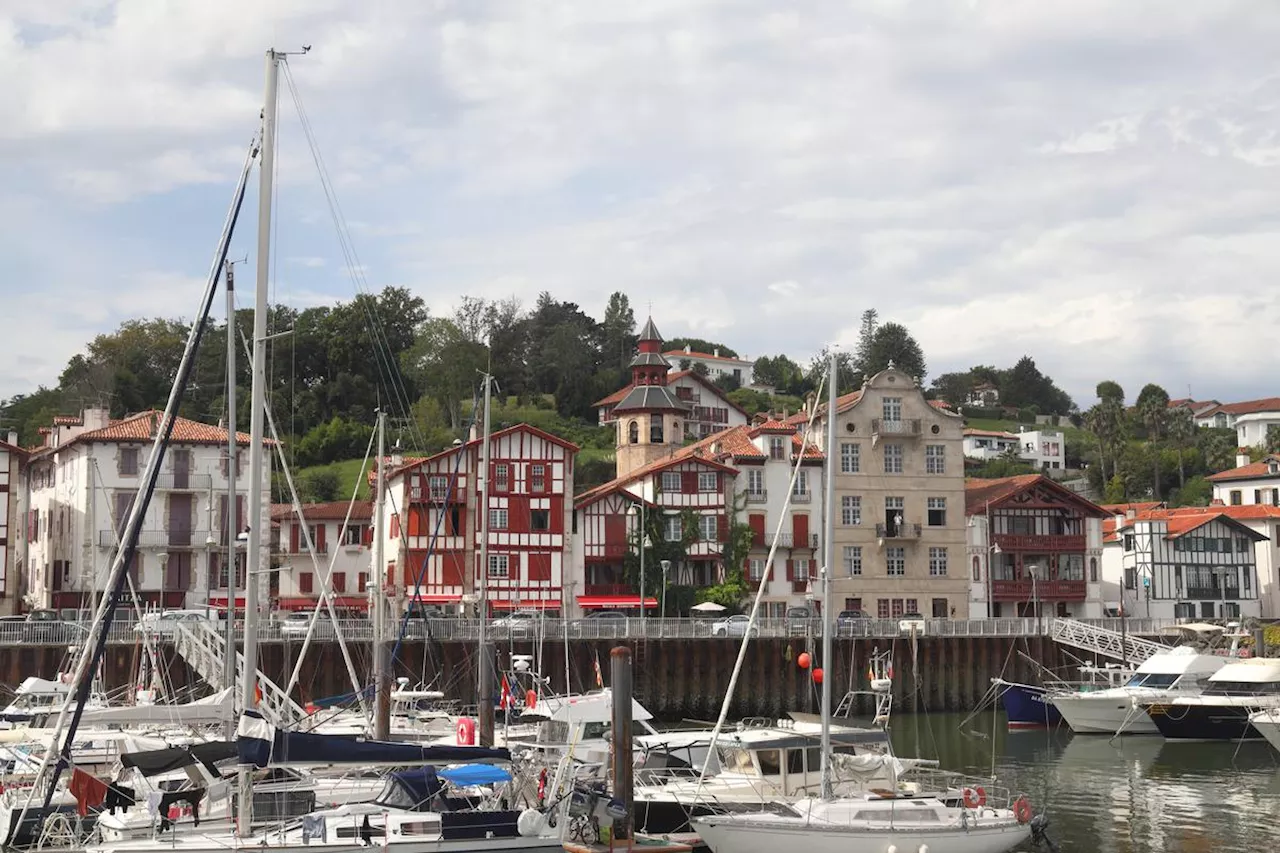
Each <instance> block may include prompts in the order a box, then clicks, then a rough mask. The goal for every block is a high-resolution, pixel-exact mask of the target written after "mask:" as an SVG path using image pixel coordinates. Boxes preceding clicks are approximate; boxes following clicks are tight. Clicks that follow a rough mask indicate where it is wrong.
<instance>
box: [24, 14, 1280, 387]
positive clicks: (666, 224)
mask: <svg viewBox="0 0 1280 853" xmlns="http://www.w3.org/2000/svg"><path fill="white" fill-rule="evenodd" d="M1278 41H1280V6H1277V5H1276V4H1275V3H1274V2H1273V1H1272V0H1258V2H1232V0H1219V2H1214V3H1169V2H1167V0H1160V1H1159V2H1143V0H1126V2H1123V3H1119V2H1095V0H1073V2H1071V3H1061V4H1039V3H1026V2H1023V0H1008V2H987V0H959V2H945V0H936V2H919V3H903V2H893V0H863V2H858V3H850V2H844V1H842V2H835V1H834V0H807V2H804V3H778V2H776V0H732V2H729V0H630V2H627V3H625V4H623V3H601V2H599V0H546V2H541V1H540V0H528V1H527V2H513V0H507V2H490V0H456V2H455V1H454V0H362V2H359V3H353V2H348V0H222V2H219V3H180V2H161V0H123V2H116V1H115V0H58V2H56V3H53V2H49V0H0V79H3V80H5V81H6V83H5V85H4V86H3V87H0V262H2V266H0V305H3V306H4V307H3V309H0V398H3V397H8V396H11V395H13V394H17V393H24V392H29V391H32V390H35V389H36V388H37V387H38V386H40V385H42V384H43V385H52V384H55V383H56V381H57V377H58V375H59V373H60V372H61V370H62V368H63V367H64V365H65V364H66V361H67V359H68V358H70V357H71V356H73V355H74V354H76V353H77V352H80V351H81V350H82V348H83V347H84V345H85V344H86V342H88V341H89V340H90V339H92V337H93V336H94V335H96V334H99V333H102V332H106V331H110V330H112V329H113V328H115V327H116V326H117V325H118V324H119V323H120V322H121V321H123V320H126V319H129V318H134V317H150V316H166V317H173V316H186V317H190V316H192V315H193V314H194V312H195V310H196V308H197V306H198V303H199V298H200V292H201V289H202V287H203V283H204V280H205V278H206V276H207V274H208V269H209V266H210V263H211V261H212V259H213V253H214V249H215V246H216V243H217V240H218V236H219V233H220V230H221V227H222V222H223V220H224V218H225V216H226V212H227V208H228V205H229V202H230V199H231V194H232V190H233V188H234V184H235V180H236V178H237V176H238V174H239V169H240V166H241V163H242V162H243V160H244V155H245V150H246V148H247V145H248V143H249V140H250V138H251V137H252V136H253V134H254V132H255V131H256V129H257V126H258V113H259V111H260V109H261V105H262V103H263V94H262V92H263V77H264V74H263V72H264V61H263V55H264V51H265V50H266V49H267V48H268V47H275V48H276V49H280V50H298V49H300V48H301V46H302V45H310V46H311V51H310V53H308V54H307V55H305V56H302V55H297V56H290V57H289V59H288V74H287V75H286V77H282V80H281V100H280V110H279V114H280V140H279V157H278V173H277V183H276V192H275V225H274V238H273V249H272V252H273V255H272V259H271V270H272V282H271V291H272V297H273V299H275V300H276V301H280V302H284V303H287V304H291V305H294V306H295V307H298V308H305V307H309V306H312V305H318V304H325V303H331V302H334V301H338V300H349V299H350V298H352V296H353V295H354V294H355V292H356V284H355V282H356V280H357V279H356V277H354V276H353V275H352V269H351V267H352V265H353V264H355V265H358V270H359V273H360V276H361V277H360V283H361V286H367V287H369V288H372V289H374V290H377V289H381V288H382V287H384V286H387V285H397V286H403V287H407V288H409V289H411V290H412V291H414V292H415V293H417V294H419V295H421V296H422V297H423V298H424V299H425V300H426V302H427V304H428V306H429V307H430V309H431V311H432V313H434V314H448V313H449V312H450V311H451V309H452V307H453V306H454V305H456V303H457V302H458V300H459V298H460V297H461V296H462V295H474V296H481V297H486V298H495V299H497V298H506V297H509V296H513V295H514V296H516V297H518V298H519V299H520V300H522V302H524V303H525V304H526V305H531V304H532V303H533V302H534V300H535V299H536V297H537V295H538V293H539V292H540V291H543V290H546V291H550V292H551V293H552V295H553V296H555V297H556V298H558V299H563V300H570V301H574V302H577V303H579V304H580V305H581V306H582V307H583V308H584V310H586V311H588V312H589V313H591V314H593V315H594V316H596V317H597V318H599V317H602V316H603V311H604V305H605V302H606V300H607V298H608V295H609V294H610V293H611V292H613V291H615V290H621V291H623V292H625V293H627V294H628V296H629V297H630V299H631V301H632V304H633V306H634V307H635V308H636V313H637V315H638V317H639V318H640V319H641V320H643V316H644V315H645V314H646V313H647V312H648V311H649V310H650V308H649V306H650V304H652V313H653V316H654V319H655V321H656V323H657V325H658V328H659V329H660V331H661V332H662V333H663V334H664V335H666V336H667V337H675V336H677V335H681V336H683V335H693V336H698V337H703V338H710V339H713V340H718V341H721V342H723V343H725V344H727V345H728V346H730V347H733V348H734V349H736V350H737V351H739V352H740V353H743V354H745V355H748V356H751V357H755V356H758V355H772V354H776V353H779V352H783V353H787V354H788V355H790V356H791V357H792V358H795V359H797V360H798V361H801V362H804V361H807V360H808V358H809V357H810V356H811V355H812V354H813V353H814V352H816V351H817V350H819V349H821V348H822V347H823V346H825V345H826V344H827V343H829V342H837V343H840V344H844V345H852V344H853V343H854V341H855V340H856V334H857V327H858V320H859V316H860V314H861V312H862V311H863V310H864V309H866V308H871V307H874V308H876V309H877V310H878V311H879V313H880V316H881V318H882V319H884V320H894V321H897V322H901V323H903V324H904V325H906V326H907V327H908V328H909V329H910V330H911V332H912V333H913V334H914V335H915V336H916V338H917V339H918V340H919V342H920V344H921V346H922V347H923V349H924V351H925V355H926V358H927V360H928V365H929V373H930V375H937V374H939V373H942V372H946V371H950V370H956V369H964V368H967V367H969V366H971V365H974V364H992V365H996V366H1011V365H1012V364H1013V363H1014V362H1015V361H1016V360H1017V359H1018V358H1020V357H1021V356H1022V355H1024V354H1029V355H1031V356H1032V357H1033V358H1034V359H1035V360H1036V363H1037V365H1038V366H1039V367H1040V369H1041V370H1042V371H1044V372H1045V373H1047V374H1048V375H1050V376H1052V377H1053V378H1054V379H1055V380H1056V381H1057V382H1058V384H1059V385H1060V386H1062V387H1063V388H1064V389H1066V390H1067V391H1068V392H1069V393H1071V394H1072V395H1073V396H1074V397H1075V399H1076V401H1077V402H1078V403H1079V404H1080V405H1081V406H1082V407H1087V406H1088V405H1089V404H1090V403H1091V402H1092V400H1093V388H1094V385H1095V384H1096V383H1097V382H1098V381H1099V380H1101V379H1115V380H1117V381H1119V382H1120V383H1121V384H1122V385H1123V386H1124V387H1125V389H1126V391H1127V392H1128V394H1129V396H1130V399H1132V398H1133V397H1135V396H1136V394H1137V392H1138V390H1139V389H1140V387H1141V386H1142V385H1143V384H1145V383H1146V382H1152V381H1154V382H1158V383H1161V384H1162V385H1164V387H1165V388H1166V389H1167V390H1168V391H1169V392H1170V394H1171V396H1173V397H1182V396H1187V395H1188V394H1190V395H1191V396H1194V397H1196V398H1198V399H1207V398H1216V399H1219V400H1221V401H1223V402H1227V401H1230V400H1240V399H1248V398H1253V397H1264V396H1274V395H1276V394H1280V387H1277V386H1278V384H1280V383H1278V382H1277V380H1276V379H1275V378H1274V369H1273V362H1272V360H1271V356H1270V355H1269V353H1270V352H1271V351H1272V349H1273V345H1272V341H1273V339H1274V338H1275V331H1274V330H1275V329H1276V328H1277V326H1278V321H1280V304H1278V300H1277V297H1276V295H1275V292H1276V291H1275V285H1274V281H1275V280H1276V279H1277V277H1278V276H1277V274H1278V273H1280V239H1277V236H1278V235H1277V233H1276V232H1277V230H1278V229H1280V223H1278V215H1277V212H1276V211H1277V210H1280V204H1278V202H1280V185H1278V183H1277V177H1280V174H1278V171H1277V166H1278V165H1280V137H1277V129H1278V128H1280V111H1277V107H1278V106H1280V72H1277V71H1275V70H1274V68H1275V65H1274V46H1275V44H1276V43H1277V42H1278ZM289 81H292V84H293V90H296V92H297V93H298V97H299V99H300V102H301V104H302V106H303V108H304V109H305V112H306V115H307V117H308V119H309V120H310V122H311V126H312V128H313V131H314V135H315V138H316V140H317V143H318V149H319V153H320V155H321V156H322V158H323V160H324V162H325V164H326V165H327V168H328V172H329V174H330V175H331V177H332V178H333V182H334V187H335V189H336V192H337V196H338V198H339V201H340V204H341V208H342V211H343V213H344V219H345V221H346V223H347V225H348V227H349V228H350V233H351V237H352V244H353V245H354V247H355V250H356V253H357V256H358V257H357V258H356V259H350V258H348V257H345V256H344V253H343V251H342V248H341V244H340V242H339V240H338V237H337V236H336V231H335V227H334V223H333V221H332V219H331V217H330V215H329V212H328V207H327V206H326V203H325V198H324V195H323V191H322V187H321V184H320V182H319V179H318V177H317V174H318V173H317V169H316V166H315V165H314V163H313V160H312V154H311V151H310V150H309V148H308V147H307V145H306V143H305V140H304V137H303V134H302V129H301V126H300V123H299V117H298V109H297V106H296V103H295V99H294V97H293V95H292V92H291V89H290V86H289V85H288V82H289ZM256 181H257V178H256V176H255V178H254V183H253V188H252V191H251V197H250V199H249V200H248V202H247V203H246V211H245V216H244V218H243V220H242V224H241V229H240V231H239V232H238V234H237V237H236V239H235V242H234V245H233V249H232V257H234V258H237V259H241V258H247V259H248V261H249V265H248V266H247V267H246V268H245V269H244V270H243V271H242V272H241V276H242V277H241V278H239V279H238V281H240V282H241V290H242V291H243V292H244V296H247V295H248V291H247V288H246V286H245V282H246V280H251V279H252V273H251V270H252V264H253V262H254V252H255V250H256V249H255V247H256V240H255V234H254V231H255V228H256V219H257V216H256V210H257V208H256V204H257V202H256V195H257V192H256ZM242 298H244V297H242ZM217 304H219V305H221V300H220V299H219V301H218V303H217Z"/></svg>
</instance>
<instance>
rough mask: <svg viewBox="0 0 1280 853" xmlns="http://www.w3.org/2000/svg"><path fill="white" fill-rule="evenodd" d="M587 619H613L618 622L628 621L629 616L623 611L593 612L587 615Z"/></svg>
mask: <svg viewBox="0 0 1280 853" xmlns="http://www.w3.org/2000/svg"><path fill="white" fill-rule="evenodd" d="M585 618H587V619H613V620H616V621H626V619H627V614H625V613H623V612H622V611H621V610H592V611H591V612H590V613H588V614H587V615H586V617H585Z"/></svg>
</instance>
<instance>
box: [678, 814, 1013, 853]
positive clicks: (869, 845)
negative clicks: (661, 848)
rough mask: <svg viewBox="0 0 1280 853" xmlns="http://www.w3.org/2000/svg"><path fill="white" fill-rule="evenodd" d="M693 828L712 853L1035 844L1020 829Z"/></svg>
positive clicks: (976, 852) (1000, 850)
mask: <svg viewBox="0 0 1280 853" xmlns="http://www.w3.org/2000/svg"><path fill="white" fill-rule="evenodd" d="M694 825H695V827H696V829H697V831H698V834H699V836H700V837H701V839H702V842H703V844H705V845H706V846H707V847H708V848H710V849H711V851H712V853H777V851H779V850H804V852H805V853H884V851H885V850H890V849H893V848H895V847H896V848H897V849H898V850H907V851H916V850H920V849H922V848H924V847H926V846H927V847H928V849H930V850H938V851H945V853H1006V851H1008V850H1012V849H1014V848H1015V847H1018V846H1020V845H1022V844H1025V843H1026V842H1027V840H1028V839H1030V838H1031V829H1030V828H1029V827H1028V826H1026V825H1018V824H1012V825H1006V826H1003V827H998V828H982V829H969V830H968V831H965V830H963V829H958V828H955V827H946V828H938V829H932V830H930V829H915V828H911V829H889V828H877V829H867V830H860V829H856V828H854V827H850V826H847V825H845V826H842V825H830V826H822V825H821V824H817V823H806V822H804V821H803V820H796V821H794V822H792V823H789V824H788V823H782V822H773V821H769V822H765V821H734V822H729V821H719V820H716V819H715V818H700V819H698V820H696V821H695V823H694Z"/></svg>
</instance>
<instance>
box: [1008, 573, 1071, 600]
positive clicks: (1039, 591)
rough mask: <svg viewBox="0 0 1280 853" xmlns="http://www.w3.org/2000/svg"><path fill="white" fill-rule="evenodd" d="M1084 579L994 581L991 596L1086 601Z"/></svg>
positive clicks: (1010, 598) (1013, 598) (1012, 598)
mask: <svg viewBox="0 0 1280 853" xmlns="http://www.w3.org/2000/svg"><path fill="white" fill-rule="evenodd" d="M1085 596H1086V590H1085V582H1084V581H1034V582H1033V581H1031V580H1030V579H1029V578H1028V579H1027V580H1016V581H1007V580H1006V581H1002V580H997V581H993V582H992V584H991V598H992V600H994V601H1034V600H1036V599H1037V598H1038V599H1039V600H1040V601H1084V600H1085Z"/></svg>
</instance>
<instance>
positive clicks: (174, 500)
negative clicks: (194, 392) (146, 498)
mask: <svg viewBox="0 0 1280 853" xmlns="http://www.w3.org/2000/svg"><path fill="white" fill-rule="evenodd" d="M162 419H163V413H162V412H157V411H148V412H142V413H141V414H137V415H131V416H129V417H127V418H124V419H122V420H111V419H110V418H109V416H108V413H107V411H106V410H105V409H86V410H85V411H84V413H83V414H82V415H81V416H79V417H68V416H60V417H57V418H54V423H53V426H51V427H45V428H42V430H41V432H42V434H43V435H44V437H45V444H44V446H43V447H42V448H40V449H39V450H36V451H34V452H33V453H32V455H31V459H30V463H29V465H28V468H27V478H26V479H27V489H28V494H29V508H28V512H27V518H26V527H27V531H28V539H29V541H28V548H27V555H26V557H27V565H26V567H25V568H26V573H27V581H26V594H25V604H26V605H27V606H28V607H55V608H59V609H83V608H88V607H92V606H93V603H94V602H95V601H97V599H98V598H99V597H100V596H101V595H102V594H103V592H104V591H105V589H104V588H105V586H106V583H107V579H108V575H109V573H110V569H111V564H112V561H113V559H114V556H115V553H116V545H117V542H118V536H119V533H120V532H121V531H122V530H123V527H124V523H125V521H126V519H127V515H128V512H129V508H130V506H131V505H132V502H133V500H134V499H135V497H136V496H137V494H138V493H139V489H140V487H141V479H142V474H143V473H144V471H145V469H146V465H147V459H148V455H149V454H150V452H151V444H152V441H153V440H154V438H155V435H156V429H157V427H158V425H159V424H160V422H161V421H162ZM237 439H238V443H239V445H240V447H241V448H242V449H241V452H240V454H239V456H240V459H239V460H238V464H239V468H238V470H239V474H238V479H237V484H238V486H240V488H239V489H238V494H237V507H236V518H235V524H234V525H232V524H230V523H229V522H230V518H229V515H230V514H229V513H228V512H227V508H228V503H229V502H228V501H227V478H226V461H227V460H226V457H227V453H226V444H227V434H226V431H225V430H224V429H222V428H220V427H215V426H210V425H208V424H202V423H197V422H195V421H190V420H187V419H185V418H178V419H177V420H176V421H175V424H174V428H173V432H172V440H171V442H170V445H169V448H168V450H167V451H166V453H165V459H164V463H163V467H162V470H161V473H160V476H159V479H158V481H157V483H156V489H155V492H154V494H153V495H152V498H151V501H150V503H149V505H148V508H147V514H146V517H145V519H144V523H143V525H142V529H141V532H140V534H139V537H138V546H137V552H136V554H135V559H134V562H133V565H132V567H131V576H132V578H133V585H134V588H135V589H136V591H137V594H138V600H139V603H140V604H141V605H142V606H144V607H169V608H175V607H184V606H199V605H203V604H211V605H213V606H219V605H222V606H225V604H226V600H227V597H228V595H227V580H228V575H229V574H230V573H229V572H227V571H224V568H225V566H226V560H225V556H226V543H227V541H228V537H229V536H234V535H235V531H238V530H243V529H245V528H246V525H247V524H248V523H249V520H248V519H246V518H245V512H246V506H247V497H248V490H247V488H244V486H243V484H245V480H246V479H247V474H248V467H249V466H248V454H247V452H246V449H247V446H248V444H249V436H248V435H246V434H244V433H239V434H238V436H237ZM268 488H269V487H266V486H264V489H263V517H262V520H261V523H262V524H263V525H264V526H265V525H269V524H270V519H269V506H270V504H269V493H268ZM262 542H263V553H262V555H261V556H262V565H264V566H265V565H268V562H267V561H268V560H269V557H270V554H269V548H270V542H269V537H263V538H262ZM239 574H240V576H241V577H240V580H241V582H240V583H239V584H238V585H237V588H238V589H243V574H244V572H243V565H241V568H240V571H239ZM266 577H267V575H266V574H265V573H264V575H263V577H262V578H261V579H260V582H261V583H263V585H264V591H263V592H264V594H263V595H261V596H260V600H262V601H263V602H264V604H265V602H266V599H267V596H266V594H265V592H266V591H265V585H266Z"/></svg>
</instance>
